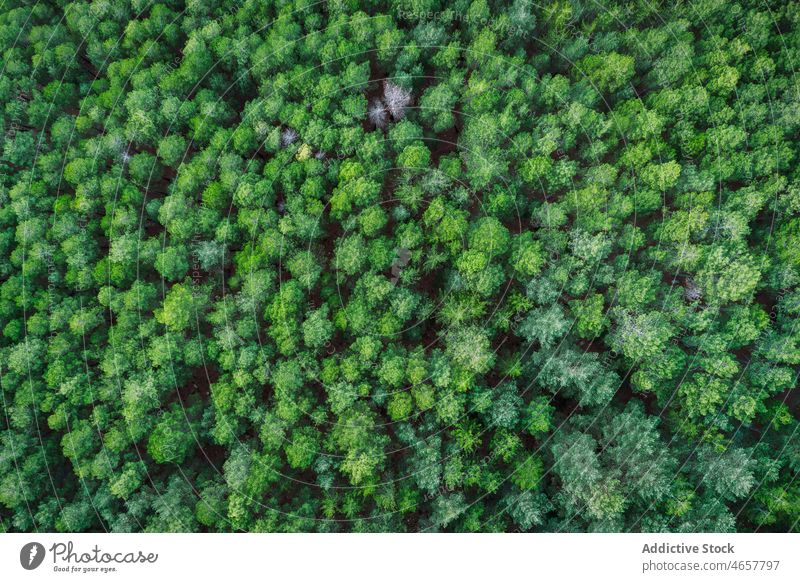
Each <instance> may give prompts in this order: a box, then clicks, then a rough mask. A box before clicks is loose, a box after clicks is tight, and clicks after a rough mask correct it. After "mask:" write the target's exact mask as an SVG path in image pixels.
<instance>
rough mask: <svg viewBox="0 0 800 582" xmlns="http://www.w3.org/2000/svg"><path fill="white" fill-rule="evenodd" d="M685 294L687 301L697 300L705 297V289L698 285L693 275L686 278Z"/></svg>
mask: <svg viewBox="0 0 800 582" xmlns="http://www.w3.org/2000/svg"><path fill="white" fill-rule="evenodd" d="M683 295H684V297H686V300H687V301H697V300H699V299H701V298H702V297H703V290H702V289H701V288H700V287H698V286H697V284H696V283H695V282H694V280H693V279H692V278H691V277H688V278H687V279H686V286H685V287H684V290H683Z"/></svg>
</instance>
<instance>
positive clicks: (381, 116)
mask: <svg viewBox="0 0 800 582" xmlns="http://www.w3.org/2000/svg"><path fill="white" fill-rule="evenodd" d="M367 115H369V120H370V122H371V123H372V125H374V126H375V127H377V128H378V129H383V128H384V127H386V121H387V120H388V118H389V115H388V112H387V111H386V105H384V103H383V101H381V100H380V99H378V98H377V97H376V98H375V99H373V100H372V101H370V103H369V108H368V109H367Z"/></svg>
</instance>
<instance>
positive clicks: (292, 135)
mask: <svg viewBox="0 0 800 582" xmlns="http://www.w3.org/2000/svg"><path fill="white" fill-rule="evenodd" d="M298 137H300V136H299V135H297V132H296V131H295V130H293V129H292V128H291V127H285V128H284V129H283V131H282V132H281V147H284V148H285V147H287V146H290V145H292V144H293V143H294V142H296V141H297V138H298Z"/></svg>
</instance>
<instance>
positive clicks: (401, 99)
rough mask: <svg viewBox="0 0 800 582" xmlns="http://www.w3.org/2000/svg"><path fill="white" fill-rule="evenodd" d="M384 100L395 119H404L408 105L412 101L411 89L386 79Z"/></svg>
mask: <svg viewBox="0 0 800 582" xmlns="http://www.w3.org/2000/svg"><path fill="white" fill-rule="evenodd" d="M383 101H384V103H386V109H387V110H388V111H389V113H390V114H391V115H392V118H393V119H395V120H398V119H402V118H403V116H405V114H406V107H408V106H409V104H410V103H411V91H409V90H408V89H403V88H402V87H400V86H399V85H395V84H394V83H392V82H391V81H384V82H383Z"/></svg>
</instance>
